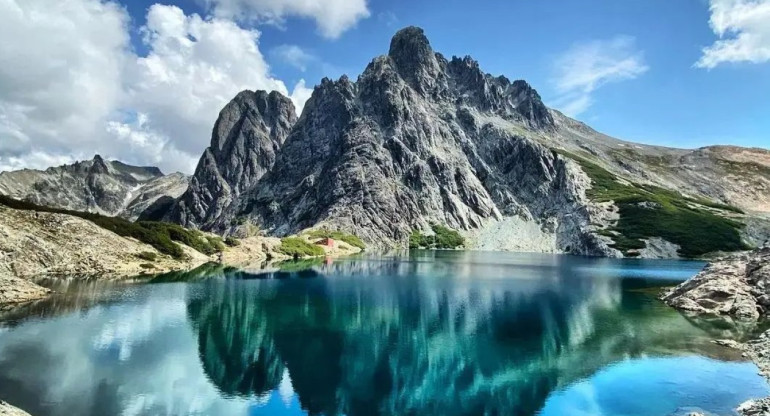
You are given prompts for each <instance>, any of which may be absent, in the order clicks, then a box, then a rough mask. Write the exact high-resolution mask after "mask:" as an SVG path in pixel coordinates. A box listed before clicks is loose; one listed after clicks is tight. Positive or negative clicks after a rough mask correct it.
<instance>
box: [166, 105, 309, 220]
mask: <svg viewBox="0 0 770 416" xmlns="http://www.w3.org/2000/svg"><path fill="white" fill-rule="evenodd" d="M296 122H297V113H296V110H295V108H294V104H293V103H292V102H291V100H290V99H289V98H287V97H285V96H283V95H281V94H280V93H278V92H276V91H272V92H269V93H268V92H267V91H241V92H240V93H238V95H236V96H235V98H233V100H232V101H230V102H229V103H228V104H227V105H226V106H225V107H224V108H223V109H222V111H221V112H220V113H219V117H218V118H217V121H216V123H215V124H214V130H213V132H212V134H211V146H209V148H207V149H206V150H205V151H204V152H203V156H202V157H201V159H200V161H199V162H198V166H197V167H196V169H195V174H194V175H193V178H192V179H191V181H190V187H189V188H188V190H187V192H185V193H184V194H183V195H182V196H181V197H180V198H179V200H178V201H177V202H176V203H175V204H174V206H173V207H172V209H171V212H170V213H169V215H168V218H167V219H170V220H173V221H177V222H180V223H182V224H185V225H187V226H190V227H204V226H206V224H208V223H209V222H210V221H213V220H214V219H216V218H218V217H219V216H220V215H221V213H222V211H223V210H224V209H225V208H227V207H228V206H229V205H230V204H231V203H232V202H233V201H235V200H237V199H238V196H239V195H240V194H241V193H243V192H244V191H246V190H248V189H250V188H251V187H252V186H254V184H256V182H257V181H258V180H259V179H260V178H261V177H262V176H263V175H264V174H265V173H266V172H267V171H269V170H270V168H272V166H273V164H274V163H275V159H276V155H277V153H278V151H279V149H280V148H281V146H283V143H284V140H285V139H286V136H288V134H289V131H290V130H291V128H292V127H293V126H294V124H295V123H296Z"/></svg>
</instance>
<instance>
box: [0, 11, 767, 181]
mask: <svg viewBox="0 0 770 416" xmlns="http://www.w3.org/2000/svg"><path fill="white" fill-rule="evenodd" d="M117 1H118V0H71V1H70V2H68V3H67V4H68V6H61V5H58V4H57V5H56V6H55V7H52V6H51V3H50V2H47V1H46V0H8V2H10V3H8V2H6V4H5V5H0V8H3V7H5V8H8V7H10V10H0V35H3V34H4V33H3V32H2V31H3V29H2V27H4V26H5V27H11V28H16V27H20V28H21V29H15V32H14V33H13V36H10V35H9V36H8V38H14V39H23V40H24V41H23V42H22V43H29V45H26V44H25V45H22V46H23V48H21V49H20V48H18V47H16V48H15V47H13V45H11V46H6V45H4V44H3V41H2V40H0V62H6V63H7V62H10V63H11V64H10V67H8V68H10V69H6V70H5V71H6V72H9V73H10V75H9V74H6V73H5V72H3V71H0V135H5V136H6V137H11V138H12V140H11V141H7V142H6V144H5V145H4V144H2V143H0V170H3V169H10V168H18V167H26V166H31V167H38V166H40V165H50V164H56V163H57V162H63V161H69V160H71V159H77V158H83V157H87V156H88V154H89V153H90V152H92V151H100V152H101V153H104V154H106V155H107V156H108V157H109V156H112V157H120V158H122V159H124V160H127V161H128V162H135V163H147V164H159V165H161V167H164V168H165V169H167V170H182V171H190V170H191V169H192V166H194V163H195V161H196V160H197V157H198V155H199V154H200V151H202V149H203V148H204V147H205V145H206V144H207V143H208V139H209V137H208V136H209V134H210V128H211V127H210V126H211V125H212V123H213V120H214V119H215V118H216V113H217V112H218V109H219V108H221V106H222V105H223V104H224V103H225V102H226V101H227V99H228V97H231V96H232V95H234V93H235V92H237V91H238V90H239V89H243V88H249V89H278V90H279V91H281V92H283V93H285V94H288V95H290V96H291V97H292V99H293V100H294V101H295V104H297V106H298V107H301V106H302V104H303V103H304V100H305V99H306V98H307V97H308V96H309V93H310V89H311V88H312V86H313V85H315V84H317V83H318V82H319V81H320V79H321V78H322V77H324V76H328V77H331V78H337V77H339V76H340V75H342V74H348V75H349V76H351V77H355V76H357V75H358V74H360V72H361V71H362V70H363V69H364V68H365V67H366V65H367V64H368V63H369V61H371V59H372V58H374V57H375V56H377V55H381V54H385V53H387V49H388V44H389V41H390V38H391V36H392V35H393V33H394V32H395V31H396V30H398V29H399V28H402V27H405V26H408V25H417V26H421V27H422V28H423V29H425V32H426V34H427V36H428V38H429V39H430V41H431V43H432V45H433V47H434V49H435V50H436V51H438V52H441V53H443V54H444V55H446V56H451V55H459V56H464V55H471V56H473V57H474V58H475V59H476V60H478V61H479V62H480V64H481V67H482V69H484V70H485V71H487V72H490V73H492V74H494V75H498V74H503V75H506V76H507V77H509V78H511V79H525V80H527V81H528V82H529V83H530V84H532V85H533V86H534V87H535V88H536V89H537V90H538V91H539V92H540V94H541V96H542V97H543V99H544V101H545V102H546V104H548V105H549V106H552V107H554V108H557V109H560V110H563V111H565V112H567V113H569V114H570V115H572V116H574V117H575V118H577V119H579V120H582V121H585V122H586V123H588V124H589V125H591V126H592V127H594V128H596V129H597V130H599V131H602V132H604V133H607V134H609V135H612V136H615V137H618V138H621V139H626V140H631V141H638V142H644V143H650V144H659V145H665V146H672V147H685V148H694V147H700V146H706V145H712V144H735V145H741V146H757V147H764V148H768V147H770V117H768V116H769V115H770V98H769V97H770V0H675V1H671V0H623V1H617V0H592V1H576V0H574V1H573V0H563V1H553V0H548V1H529V0H510V1H502V0H499V1H491V0H481V1H476V2H472V3H471V2H467V1H458V0H421V1H418V2H416V1H406V0H392V1H385V0H326V1H324V2H323V3H322V2H320V1H319V2H311V1H300V0H168V1H165V2H161V3H160V5H162V6H158V5H157V4H156V3H158V2H157V1H155V0H120V2H119V3H116V2H117ZM8 4H10V6H8ZM168 6H176V7H178V8H179V9H176V8H174V7H168ZM36 7H37V9H36ZM14 8H15V9H14ZM18 10H21V12H19V13H18V14H17V15H16V16H17V17H16V19H17V20H15V21H14V20H13V16H14V13H13V12H14V11H18ZM32 11H35V12H36V13H37V14H41V13H51V15H52V16H54V17H55V19H58V20H61V21H64V22H66V23H71V26H72V27H74V28H78V29H79V30H76V29H71V28H70V29H67V30H66V31H65V30H64V29H62V28H63V27H66V26H67V25H61V24H58V25H51V24H49V22H47V21H44V20H41V21H40V22H39V23H38V22H37V21H32V19H30V18H29V16H32V14H29V13H31V12H32ZM25 13H27V14H25ZM151 15H152V16H155V17H154V20H153V22H154V23H153V22H150V21H148V16H151ZM196 15H197V16H196ZM8 16H12V17H10V18H9V17H8ZM4 19H5V20H9V21H4ZM111 22H112V23H111ZM172 23H173V24H172ZM46 25H48V26H46ZM91 25H93V26H94V27H93V28H90V27H89V26H91ZM99 25H100V26H99ZM181 26H185V28H184V29H182V30H181V31H179V30H177V28H178V27H181ZM24 31H28V32H29V33H28V34H27V33H25V32H24ZM41 31H44V32H46V33H49V38H42V39H43V40H40V41H39V42H44V43H45V44H41V45H38V44H35V43H34V42H35V41H36V39H38V38H37V37H36V36H35V33H37V32H41ZM19 32H21V33H19ZM58 32H61V33H58ZM198 32H200V39H198V38H196V37H195V36H193V35H191V33H198ZM196 36H197V35H196ZM50 37H59V38H68V39H72V40H73V41H72V42H71V43H70V44H67V45H60V47H57V48H56V49H51V50H47V49H46V47H49V46H51V45H50V44H51V42H50ZM185 37H187V39H190V40H191V42H192V43H191V44H190V45H186V46H185V47H184V48H182V49H184V51H185V52H184V53H179V51H178V50H177V49H176V48H177V46H178V45H179V44H180V42H181V43H185V42H187V40H186V39H185ZM123 38H125V39H123ZM217 42H219V43H217ZM16 43H18V42H16ZM80 44H82V45H85V46H80V47H78V46H76V45H80ZM212 45H213V46H212ZM223 45H226V47H223ZM185 48H187V49H185ZM704 48H710V50H709V51H708V52H704ZM30 51H32V52H30ZM34 51H40V53H39V55H40V56H35V55H34V54H35V52H34ZM127 51H128V52H127ZM51 55H61V56H58V57H56V56H55V57H52V56H51ZM94 56H97V57H104V56H107V57H110V59H101V60H100V61H99V62H98V63H94V61H93V57H94ZM56 58H58V61H62V62H66V63H67V65H68V68H67V69H68V71H65V72H62V71H61V68H60V67H56V65H54V62H58V61H57V59H56ZM41 67H42V69H40V68H41ZM100 67H104V68H105V69H104V70H103V71H101V72H98V71H96V70H95V69H94V68H100ZM30 69H33V71H32V72H34V73H39V74H37V75H38V77H37V78H41V79H45V80H46V82H45V83H42V82H37V83H35V82H33V81H31V80H29V79H27V78H31V76H29V77H28V76H26V75H27V74H28V73H29V72H30ZM14 71H17V72H18V73H14ZM81 72H82V73H81ZM113 73H114V74H117V75H114V76H112V75H110V74H113ZM207 74H208V75H207ZM212 74H215V75H212ZM20 79H22V81H24V82H20V81H19V80H20ZM83 79H88V80H95V81H93V82H91V83H92V84H93V90H94V91H103V90H107V91H111V90H112V89H113V88H114V89H115V91H114V93H112V94H111V95H110V96H101V95H99V94H97V93H94V94H93V95H92V96H88V97H87V98H88V99H86V100H84V101H83V103H80V102H79V101H80V100H79V99H78V100H77V101H78V106H80V107H82V108H80V109H79V110H78V108H75V109H71V108H70V107H72V106H71V105H70V104H66V103H71V102H72V98H71V97H72V96H78V97H79V94H80V92H81V91H82V89H80V90H75V91H68V90H67V87H66V86H68V85H73V84H76V83H77V82H79V81H82V80H83ZM302 80H304V84H302V83H301V81H302ZM25 82H26V84H25ZM298 83H299V84H298ZM52 85H54V87H52ZM6 90H8V91H6ZM56 94H58V95H56ZM62 97H66V100H65V99H64V98H62ZM60 98H61V101H62V102H63V103H62V104H61V105H57V106H53V105H52V104H51V103H52V102H54V103H55V102H57V100H58V99H60ZM78 106H75V107H78ZM38 107H40V111H37V110H38ZM49 107H51V108H49ZM9 109H10V110H9ZM31 109H32V110H31ZM33 110H35V111H33ZM76 110H77V111H80V112H79V113H78V112H76ZM36 113H40V114H36ZM94 114H96V115H94ZM52 115H54V116H58V117H60V122H58V123H56V124H51V126H46V128H42V127H40V126H41V125H42V124H45V123H52V121H51V120H54V121H55V120H57V119H56V118H55V117H54V118H52ZM36 117H37V118H36ZM9 120H10V121H9ZM73 120H74V121H73ZM70 122H71V123H73V124H72V126H71V127H69V128H68V129H67V131H71V132H73V133H71V134H69V135H62V133H61V123H65V124H66V123H70ZM3 123H5V125H3ZM105 126H106V127H105ZM105 130H106V133H105ZM52 132H53V133H52ZM84 137H85V138H88V139H84ZM73 143H77V144H78V145H75V144H73ZM106 143H114V144H110V145H107V144H106ZM158 143H160V144H158ZM127 155H128V156H127Z"/></svg>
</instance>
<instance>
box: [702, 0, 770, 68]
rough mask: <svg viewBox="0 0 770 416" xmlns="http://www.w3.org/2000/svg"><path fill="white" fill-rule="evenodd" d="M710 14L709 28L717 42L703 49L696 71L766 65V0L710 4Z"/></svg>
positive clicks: (769, 11)
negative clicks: (743, 64) (725, 65)
mask: <svg viewBox="0 0 770 416" xmlns="http://www.w3.org/2000/svg"><path fill="white" fill-rule="evenodd" d="M710 10H711V19H710V20H709V24H710V25H711V29H712V30H713V31H714V33H715V34H716V35H717V37H718V38H719V40H717V41H716V42H714V44H713V45H711V46H708V47H706V48H703V55H702V56H701V58H700V59H699V60H698V62H696V63H695V66H696V67H698V68H708V69H711V68H714V67H716V66H717V65H719V64H722V63H726V62H752V63H761V62H767V61H770V0H711V1H710Z"/></svg>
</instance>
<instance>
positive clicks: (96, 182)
mask: <svg viewBox="0 0 770 416" xmlns="http://www.w3.org/2000/svg"><path fill="white" fill-rule="evenodd" d="M187 181H188V177H187V176H186V175H183V174H181V173H174V174H170V175H164V174H163V173H162V172H161V171H160V169H158V168H156V167H139V166H132V165H127V164H125V163H122V162H119V161H108V160H104V159H103V158H102V157H101V156H99V155H96V156H94V158H93V159H92V160H86V161H82V162H77V163H74V164H72V165H63V166H58V167H52V168H48V169H46V170H45V171H40V170H32V169H23V170H19V171H13V172H0V194H3V195H7V196H10V197H12V198H15V199H21V200H27V201H30V202H33V203H35V204H38V205H43V206H49V207H54V208H63V209H69V210H74V211H87V212H94V213H99V214H103V215H109V216H116V215H117V216H121V217H124V218H127V219H131V220H133V219H136V218H137V217H138V216H139V214H140V213H141V212H142V211H143V210H145V209H146V208H147V207H148V206H150V205H151V204H153V203H154V202H155V201H156V200H158V199H159V198H161V197H164V196H168V197H172V198H177V197H179V196H180V195H181V194H182V193H183V192H184V191H185V189H187Z"/></svg>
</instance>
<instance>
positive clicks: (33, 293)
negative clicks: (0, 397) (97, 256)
mask: <svg viewBox="0 0 770 416" xmlns="http://www.w3.org/2000/svg"><path fill="white" fill-rule="evenodd" d="M49 293H51V291H50V290H49V289H46V288H44V287H42V286H40V285H38V284H35V283H33V282H30V281H28V280H24V279H20V278H18V277H13V276H3V275H2V271H0V308H2V306H3V305H8V304H16V303H24V302H29V301H33V300H38V299H42V298H44V297H46V296H48V294H49ZM0 410H1V409H0ZM2 414H4V413H2V412H0V415H2Z"/></svg>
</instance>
